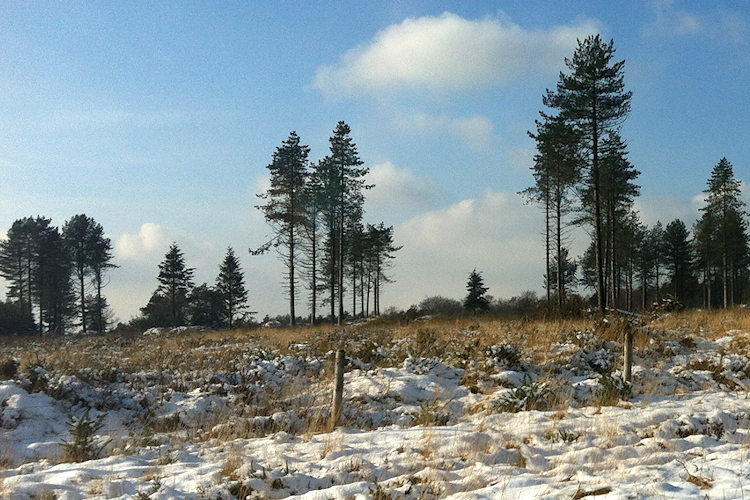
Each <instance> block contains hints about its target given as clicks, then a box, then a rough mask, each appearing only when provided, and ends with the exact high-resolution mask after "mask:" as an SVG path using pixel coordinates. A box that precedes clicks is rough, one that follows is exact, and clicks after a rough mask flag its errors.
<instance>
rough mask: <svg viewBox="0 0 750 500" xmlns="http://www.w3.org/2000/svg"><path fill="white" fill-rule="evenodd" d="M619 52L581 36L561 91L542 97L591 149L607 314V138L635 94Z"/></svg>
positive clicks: (600, 303) (589, 176)
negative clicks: (627, 83)
mask: <svg viewBox="0 0 750 500" xmlns="http://www.w3.org/2000/svg"><path fill="white" fill-rule="evenodd" d="M614 52H615V49H614V42H613V41H611V40H610V42H609V43H605V42H603V41H602V39H601V37H600V35H595V36H589V37H587V38H586V39H584V40H583V41H580V40H579V41H578V47H577V49H576V50H575V52H574V54H573V57H572V59H567V58H566V59H565V65H566V66H567V67H568V69H569V70H570V73H569V74H565V73H560V78H559V80H558V83H557V88H556V90H555V91H551V90H547V92H546V94H545V95H544V97H543V103H544V105H545V106H547V107H550V108H554V109H557V110H559V118H560V119H561V120H563V121H564V122H566V123H568V124H569V125H571V126H573V127H574V128H575V130H577V131H578V132H579V134H580V136H581V140H582V142H581V143H582V146H583V150H584V152H585V153H586V163H587V166H588V170H587V172H586V176H585V183H586V184H587V186H588V190H589V191H590V200H591V201H590V205H589V210H590V212H591V214H592V217H591V223H592V225H593V229H594V252H595V268H596V291H597V307H598V309H599V312H600V313H602V314H604V313H605V310H606V309H605V308H606V295H605V271H606V268H605V262H604V248H605V246H604V245H605V232H604V213H603V212H604V211H605V202H606V200H605V198H604V197H603V193H602V187H603V186H602V173H601V171H600V169H601V164H600V154H601V148H602V138H603V137H604V136H605V134H606V132H608V131H612V130H615V129H616V128H617V126H619V124H620V123H621V122H622V121H623V120H624V118H625V117H626V115H627V114H628V112H629V111H630V99H631V97H632V93H631V92H625V85H624V78H623V66H624V64H625V61H620V62H614V63H613V62H612V58H613V56H614Z"/></svg>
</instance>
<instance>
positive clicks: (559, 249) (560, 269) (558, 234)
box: [555, 185, 565, 313]
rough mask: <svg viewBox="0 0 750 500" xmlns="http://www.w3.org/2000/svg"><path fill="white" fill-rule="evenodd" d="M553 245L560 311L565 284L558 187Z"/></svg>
mask: <svg viewBox="0 0 750 500" xmlns="http://www.w3.org/2000/svg"><path fill="white" fill-rule="evenodd" d="M555 202H556V203H555V219H556V220H555V223H556V225H557V227H556V228H555V229H556V231H555V233H556V234H555V243H556V247H557V248H556V251H557V273H556V274H557V276H556V280H557V311H558V313H560V312H561V311H562V306H563V302H564V300H565V283H564V280H563V272H564V270H563V262H562V193H561V191H560V186H559V185H558V186H557V190H556V200H555Z"/></svg>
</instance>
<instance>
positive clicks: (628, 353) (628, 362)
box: [622, 325, 633, 383]
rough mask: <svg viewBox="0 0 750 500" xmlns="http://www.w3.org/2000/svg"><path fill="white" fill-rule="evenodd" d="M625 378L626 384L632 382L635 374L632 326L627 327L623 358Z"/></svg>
mask: <svg viewBox="0 0 750 500" xmlns="http://www.w3.org/2000/svg"><path fill="white" fill-rule="evenodd" d="M623 358H624V359H623V364H624V365H625V366H623V370H622V373H623V378H624V379H625V382H627V383H631V382H632V380H631V379H632V374H633V328H632V326H631V325H627V326H626V328H625V353H624V356H623Z"/></svg>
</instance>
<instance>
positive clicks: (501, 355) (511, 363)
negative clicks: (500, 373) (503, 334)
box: [485, 344, 521, 370]
mask: <svg viewBox="0 0 750 500" xmlns="http://www.w3.org/2000/svg"><path fill="white" fill-rule="evenodd" d="M485 354H486V355H487V358H488V359H489V360H490V361H491V362H492V363H493V364H494V365H495V366H496V367H505V368H508V369H510V370H516V369H518V368H519V367H520V363H521V350H520V349H517V348H515V347H513V346H512V345H510V344H496V345H491V346H489V347H487V349H486V351H485Z"/></svg>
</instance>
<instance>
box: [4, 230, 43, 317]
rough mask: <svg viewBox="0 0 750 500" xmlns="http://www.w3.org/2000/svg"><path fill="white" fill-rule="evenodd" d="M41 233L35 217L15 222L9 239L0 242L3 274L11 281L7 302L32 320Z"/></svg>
mask: <svg viewBox="0 0 750 500" xmlns="http://www.w3.org/2000/svg"><path fill="white" fill-rule="evenodd" d="M37 235H38V230H37V224H36V222H35V220H34V219H33V218H32V217H25V218H23V219H18V220H16V221H14V222H13V225H12V226H11V227H10V229H9V230H8V233H7V239H5V240H4V241H2V242H0V275H2V276H3V278H5V279H6V280H8V281H9V282H10V287H9V289H8V294H7V295H8V299H10V300H12V301H13V302H14V303H15V304H18V306H19V307H20V308H21V310H22V311H23V312H24V314H25V315H26V317H27V318H28V320H29V321H33V310H32V307H33V301H32V271H33V267H34V262H35V259H36V253H37V252H36V246H37V245H36V244H35V241H36V239H37Z"/></svg>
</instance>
